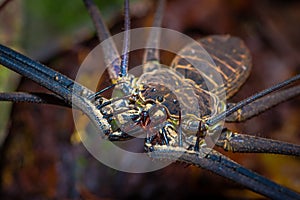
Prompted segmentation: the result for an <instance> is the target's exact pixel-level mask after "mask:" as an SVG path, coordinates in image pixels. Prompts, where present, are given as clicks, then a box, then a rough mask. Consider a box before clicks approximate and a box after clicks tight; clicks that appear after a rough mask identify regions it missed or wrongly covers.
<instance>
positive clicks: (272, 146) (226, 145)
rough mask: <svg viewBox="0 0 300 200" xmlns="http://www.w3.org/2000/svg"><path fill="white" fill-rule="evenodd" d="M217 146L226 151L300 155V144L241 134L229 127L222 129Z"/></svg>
mask: <svg viewBox="0 0 300 200" xmlns="http://www.w3.org/2000/svg"><path fill="white" fill-rule="evenodd" d="M216 146H218V147H221V148H223V149H224V150H226V151H232V152H240V153H273V154H282V155H294V156H300V145H296V144H291V143H287V142H282V141H278V140H272V139H268V138H262V137H258V136H251V135H245V134H239V133H236V132H233V131H231V130H228V129H224V130H223V131H222V133H221V135H220V137H219V139H218V141H217V142H216Z"/></svg>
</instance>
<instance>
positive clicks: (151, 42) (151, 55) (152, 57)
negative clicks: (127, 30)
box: [143, 0, 165, 73]
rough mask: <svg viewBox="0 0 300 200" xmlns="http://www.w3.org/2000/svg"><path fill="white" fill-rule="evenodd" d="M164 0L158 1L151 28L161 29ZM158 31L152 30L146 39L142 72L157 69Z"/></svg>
mask: <svg viewBox="0 0 300 200" xmlns="http://www.w3.org/2000/svg"><path fill="white" fill-rule="evenodd" d="M164 4H165V0H159V2H158V4H157V9H156V12H155V16H154V21H153V24H152V26H153V27H161V23H162V18H163V11H164ZM160 34H161V33H160V29H152V31H151V32H150V33H149V36H148V39H147V47H153V48H147V49H146V50H145V55H144V61H143V63H144V66H143V72H144V73H145V72H151V71H153V70H155V69H158V68H159V42H160Z"/></svg>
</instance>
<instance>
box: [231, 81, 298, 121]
mask: <svg viewBox="0 0 300 200" xmlns="http://www.w3.org/2000/svg"><path fill="white" fill-rule="evenodd" d="M299 94H300V86H294V87H291V88H288V89H284V90H281V91H278V92H276V93H273V94H269V95H268V96H265V97H262V98H260V99H258V100H256V101H253V102H251V103H250V104H248V105H245V106H244V107H243V108H241V109H239V110H238V111H236V112H234V113H233V114H231V115H229V116H228V117H226V122H242V121H245V120H248V119H250V118H251V117H254V116H256V115H259V114H260V113H262V112H264V111H266V110H268V109H270V108H272V107H273V106H276V105H278V104H280V103H282V102H284V101H287V100H289V99H291V98H293V97H295V96H298V95H299ZM234 105H235V104H228V106H229V108H230V107H232V106H234Z"/></svg>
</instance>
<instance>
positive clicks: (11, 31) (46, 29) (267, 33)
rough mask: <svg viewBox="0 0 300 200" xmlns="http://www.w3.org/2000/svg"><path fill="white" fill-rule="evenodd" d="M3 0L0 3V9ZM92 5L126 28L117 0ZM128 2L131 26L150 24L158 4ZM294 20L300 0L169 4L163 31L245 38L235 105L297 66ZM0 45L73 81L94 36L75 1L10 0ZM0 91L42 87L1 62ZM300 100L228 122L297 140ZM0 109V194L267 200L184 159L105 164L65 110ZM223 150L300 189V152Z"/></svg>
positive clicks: (2, 16)
mask: <svg viewBox="0 0 300 200" xmlns="http://www.w3.org/2000/svg"><path fill="white" fill-rule="evenodd" d="M4 2H6V1H5V0H0V5H4V4H3V3H4ZM96 2H97V4H98V6H99V7H100V10H101V12H102V14H103V16H104V18H105V20H106V21H107V24H108V26H109V27H110V28H111V31H112V33H113V34H116V33H118V32H120V31H122V30H123V16H122V5H123V1H122V0H114V1H101V2H100V1H96ZM130 2H131V18H132V28H135V27H143V26H151V23H152V19H153V14H154V10H155V1H149V0H135V1H130ZM299 22H300V2H299V1H284V0H276V1H274V0H272V1H271V0H264V1H258V0H255V1H243V0H227V1H223V0H185V1H182V0H169V1H167V4H166V7H165V14H164V19H163V27H166V28H170V29H174V30H177V31H180V32H182V33H184V34H187V35H189V36H191V37H193V38H201V37H204V36H207V35H211V34H230V35H233V36H238V37H240V38H242V39H243V40H244V41H245V43H246V45H247V46H248V47H249V49H250V51H251V54H252V57H253V68H252V73H251V75H250V77H249V79H248V80H247V82H246V84H245V85H244V86H243V87H242V88H241V90H240V91H239V92H238V93H237V94H236V95H235V96H234V97H233V98H232V99H230V101H231V102H237V101H239V100H242V99H243V98H246V97H248V96H250V95H252V94H254V93H255V92H258V91H260V90H262V89H265V88H267V87H270V86H271V85H273V84H275V83H278V82H280V81H283V80H285V79H287V78H289V77H291V76H293V75H295V74H296V73H299V72H300V37H299V35H300V26H299ZM0 43H1V44H4V45H7V46H9V47H12V48H14V49H17V50H18V51H20V52H22V53H24V54H25V55H28V56H29V57H31V58H33V59H36V60H39V61H40V62H42V63H44V64H46V65H48V66H50V67H51V68H54V69H56V70H58V71H59V72H61V73H63V74H65V75H67V76H69V77H71V78H74V77H75V75H76V72H77V69H78V67H79V66H80V64H81V62H82V61H83V59H84V58H85V56H86V55H87V54H88V53H89V51H90V50H91V49H92V48H93V47H94V46H96V45H97V44H98V40H97V38H96V37H95V30H94V28H93V25H92V22H91V20H90V18H89V16H88V13H87V11H86V9H85V7H84V4H83V2H82V1H81V0H73V1H59V0H43V1H38V0H9V1H7V4H6V5H5V6H0ZM163 59H164V60H165V61H166V62H167V61H169V60H171V59H172V58H168V57H164V58H163ZM130 62H131V63H132V64H135V63H140V62H141V56H138V55H137V56H136V57H131V58H130ZM0 89H1V91H15V90H18V91H43V92H47V91H46V90H45V89H43V88H41V87H40V86H38V85H37V84H35V83H33V82H31V81H30V80H28V79H26V78H22V77H20V76H18V75H17V74H15V73H13V72H11V71H9V70H7V69H6V68H5V67H2V66H1V67H0ZM299 102H300V101H299V98H295V99H293V100H290V101H288V102H286V103H284V104H282V105H279V106H277V107H275V108H273V109H271V110H270V111H267V112H266V113H263V114H262V115H260V116H258V117H255V118H253V119H251V120H249V121H247V122H245V123H239V124H226V126H227V127H229V128H231V129H233V130H237V131H239V132H242V133H247V134H251V135H259V136H262V137H268V138H272V139H278V140H281V141H287V142H292V143H296V144H300V131H299V129H300V117H299V111H300V104H299ZM0 109H1V110H0V113H1V114H0V133H1V135H0V143H1V146H0V177H1V179H0V180H1V181H0V193H1V199H54V198H55V199H95V200H96V199H133V198H139V199H153V198H158V199H165V198H173V199H183V198H191V197H196V198H207V197H217V198H220V199H261V198H263V197H262V196H260V195H258V194H255V193H253V192H250V191H249V190H246V189H244V188H243V187H242V186H240V185H238V184H236V183H234V182H232V181H228V180H226V179H224V178H222V177H219V176H217V175H215V174H212V173H210V172H207V171H205V170H202V169H199V168H196V167H193V166H187V165H185V164H180V163H175V164H172V165H171V166H169V167H166V168H164V169H161V170H158V171H156V172H151V173H145V174H130V173H124V172H119V171H116V170H114V169H111V168H109V167H106V166H105V165H102V164H101V163H99V162H98V161H97V160H96V159H94V158H93V157H92V156H91V155H90V154H89V153H88V152H87V150H86V149H85V148H84V146H83V145H82V144H81V143H80V140H79V139H78V136H77V135H76V130H75V129H74V122H73V118H72V112H71V110H70V109H67V108H62V107H57V106H49V105H32V104H25V103H24V104H23V103H22V104H13V105H12V104H10V103H4V102H1V103H0ZM221 152H222V153H224V154H226V155H227V156H229V157H230V158H232V159H234V160H235V161H237V162H239V163H240V164H242V165H243V166H245V167H247V168H249V169H252V170H254V171H256V172H258V173H260V174H262V175H264V176H265V177H268V178H269V179H271V180H273V181H275V182H277V183H279V184H282V185H284V186H286V187H288V188H291V189H293V190H296V191H298V192H300V170H299V167H300V161H299V158H296V157H292V156H279V155H267V154H259V155H258V154H233V153H227V152H223V151H221Z"/></svg>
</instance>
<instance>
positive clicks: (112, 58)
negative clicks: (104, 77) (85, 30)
mask: <svg viewBox="0 0 300 200" xmlns="http://www.w3.org/2000/svg"><path fill="white" fill-rule="evenodd" d="M83 2H84V4H85V6H86V7H87V9H88V11H89V13H90V15H91V17H92V19H93V22H94V26H95V28H96V32H97V35H98V38H99V41H100V42H103V41H104V40H106V39H108V38H110V37H111V35H110V32H109V31H108V28H107V26H106V24H105V23H104V21H103V17H102V16H101V13H100V11H99V9H98V7H97V6H96V5H95V3H94V1H93V0H83ZM102 51H103V53H104V59H105V64H106V65H108V73H109V76H110V79H111V80H112V81H113V80H116V79H118V77H119V74H120V63H121V58H120V55H119V52H118V50H117V48H116V45H115V43H114V41H113V40H112V39H110V40H107V41H106V42H105V43H103V49H102Z"/></svg>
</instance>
